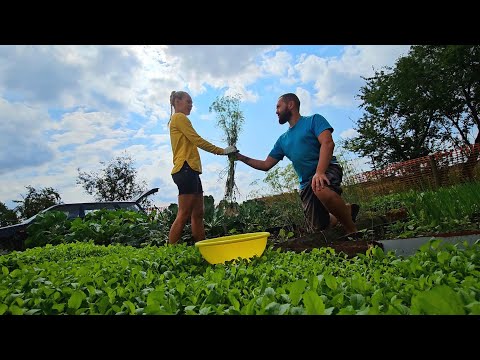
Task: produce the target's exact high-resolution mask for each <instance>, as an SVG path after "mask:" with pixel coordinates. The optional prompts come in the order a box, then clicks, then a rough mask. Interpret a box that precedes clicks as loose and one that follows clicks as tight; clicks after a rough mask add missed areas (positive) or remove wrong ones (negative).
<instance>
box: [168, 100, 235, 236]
mask: <svg viewBox="0 0 480 360" xmlns="http://www.w3.org/2000/svg"><path fill="white" fill-rule="evenodd" d="M192 104H193V102H192V98H191V97H190V95H189V94H188V93H186V92H185V91H172V93H171V94H170V106H171V110H175V111H174V113H173V115H171V116H170V121H169V125H170V141H171V143H172V151H173V169H172V178H173V181H174V182H175V184H177V187H178V213H177V218H176V219H175V221H174V222H173V224H172V227H171V228H170V233H169V235H168V242H169V243H170V244H175V243H177V242H178V240H179V239H180V236H181V235H182V231H183V228H184V227H185V225H186V223H187V221H188V219H190V220H191V225H192V235H193V238H194V240H195V242H197V241H200V240H203V239H205V228H204V226H203V189H202V182H201V181H200V176H199V175H200V174H201V173H202V164H201V161H200V155H199V153H198V148H200V149H202V150H205V151H208V152H210V153H212V154H216V155H228V154H231V153H235V152H237V148H236V147H235V146H227V147H226V148H225V149H222V148H219V147H217V146H215V145H213V144H211V143H209V142H208V141H206V140H204V139H203V138H202V137H201V136H200V135H198V134H197V132H196V131H195V129H194V128H193V126H192V123H191V122H190V120H189V119H188V117H187V115H190V111H192ZM172 112H173V111H172Z"/></svg>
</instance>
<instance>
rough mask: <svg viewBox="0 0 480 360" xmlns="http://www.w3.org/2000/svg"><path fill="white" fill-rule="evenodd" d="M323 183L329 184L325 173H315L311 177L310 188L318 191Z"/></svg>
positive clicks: (322, 186) (323, 185)
mask: <svg viewBox="0 0 480 360" xmlns="http://www.w3.org/2000/svg"><path fill="white" fill-rule="evenodd" d="M325 184H327V185H330V180H328V178H327V175H326V174H325V173H315V175H313V178H312V190H313V191H314V192H315V191H318V190H320V189H323V188H324V187H325Z"/></svg>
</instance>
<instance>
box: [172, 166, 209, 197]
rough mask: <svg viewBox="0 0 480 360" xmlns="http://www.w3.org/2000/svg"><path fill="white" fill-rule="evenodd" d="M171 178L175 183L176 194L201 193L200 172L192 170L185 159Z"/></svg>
mask: <svg viewBox="0 0 480 360" xmlns="http://www.w3.org/2000/svg"><path fill="white" fill-rule="evenodd" d="M172 179H173V181H174V182H175V184H177V187H178V195H186V194H202V193H203V188H202V181H201V180H200V173H199V172H198V171H195V170H193V169H192V168H191V167H190V165H188V163H187V162H186V161H185V162H184V163H183V166H182V168H181V169H180V171H179V172H176V173H175V174H172Z"/></svg>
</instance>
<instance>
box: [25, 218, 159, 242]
mask: <svg viewBox="0 0 480 360" xmlns="http://www.w3.org/2000/svg"><path fill="white" fill-rule="evenodd" d="M159 229H161V227H160V226H159V223H158V221H157V220H155V219H152V217H151V216H149V215H147V214H143V213H138V212H135V211H127V210H124V209H119V210H107V209H102V210H98V211H95V212H92V213H89V214H87V215H86V216H85V218H84V219H81V218H76V219H75V220H68V219H67V216H66V215H65V213H63V212H60V211H49V212H46V213H44V214H40V215H38V217H37V218H36V219H35V222H34V223H32V224H31V225H29V226H28V228H27V234H28V237H27V239H26V240H25V246H26V247H27V248H31V247H36V246H45V245H47V244H52V245H55V244H60V243H66V242H67V243H68V242H77V241H79V242H86V241H90V240H92V241H93V242H94V243H95V244H99V245H108V244H114V243H121V244H125V245H132V246H137V247H138V246H145V245H149V244H159V243H161V242H162V232H161V231H160V230H159Z"/></svg>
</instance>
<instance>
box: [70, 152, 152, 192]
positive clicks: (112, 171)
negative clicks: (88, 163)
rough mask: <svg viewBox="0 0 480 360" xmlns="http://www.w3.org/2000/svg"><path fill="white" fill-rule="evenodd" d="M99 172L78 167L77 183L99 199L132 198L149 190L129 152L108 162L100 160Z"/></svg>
mask: <svg viewBox="0 0 480 360" xmlns="http://www.w3.org/2000/svg"><path fill="white" fill-rule="evenodd" d="M100 164H102V165H103V168H102V169H101V170H100V171H99V172H95V171H93V172H91V173H86V172H82V171H80V168H78V169H77V170H78V179H77V181H76V183H77V184H78V185H82V186H83V188H84V189H85V191H86V192H87V193H88V194H90V195H93V196H94V197H95V199H96V200H97V201H122V200H131V199H132V198H134V197H135V196H139V195H140V194H142V193H143V192H145V191H146V190H147V183H146V182H145V180H139V179H138V174H137V170H136V169H135V168H134V166H133V159H132V157H131V156H130V155H128V154H126V153H125V154H123V155H121V156H117V157H116V158H114V159H112V160H110V161H109V162H108V163H105V162H103V161H101V162H100Z"/></svg>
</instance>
